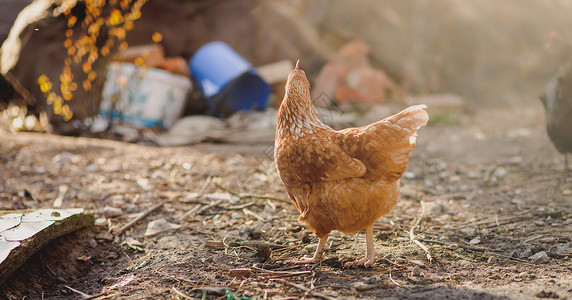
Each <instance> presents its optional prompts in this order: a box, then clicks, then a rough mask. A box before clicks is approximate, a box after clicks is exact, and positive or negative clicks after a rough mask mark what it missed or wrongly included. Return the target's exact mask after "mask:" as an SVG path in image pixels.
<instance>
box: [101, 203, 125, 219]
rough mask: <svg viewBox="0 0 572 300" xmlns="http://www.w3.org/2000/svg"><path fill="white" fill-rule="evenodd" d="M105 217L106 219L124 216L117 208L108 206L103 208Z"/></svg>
mask: <svg viewBox="0 0 572 300" xmlns="http://www.w3.org/2000/svg"><path fill="white" fill-rule="evenodd" d="M103 215H104V216H105V217H106V218H113V217H118V216H121V215H123V210H122V209H121V208H117V207H111V206H106V207H104V208H103Z"/></svg>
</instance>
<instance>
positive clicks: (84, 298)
mask: <svg viewBox="0 0 572 300" xmlns="http://www.w3.org/2000/svg"><path fill="white" fill-rule="evenodd" d="M64 286H65V287H66V288H67V289H69V290H70V291H72V292H74V293H78V294H80V295H81V299H82V300H91V299H96V298H99V297H102V296H105V295H107V293H99V294H97V295H90V294H86V293H84V292H82V291H79V290H76V289H74V288H72V287H71V286H67V285H64Z"/></svg>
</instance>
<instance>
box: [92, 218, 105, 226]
mask: <svg viewBox="0 0 572 300" xmlns="http://www.w3.org/2000/svg"><path fill="white" fill-rule="evenodd" d="M93 224H94V225H95V226H107V219H106V218H97V219H95V222H94V223H93Z"/></svg>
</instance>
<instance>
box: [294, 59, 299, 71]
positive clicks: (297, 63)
mask: <svg viewBox="0 0 572 300" xmlns="http://www.w3.org/2000/svg"><path fill="white" fill-rule="evenodd" d="M299 64H300V60H298V61H297V62H296V69H294V70H299V68H298V65H299Z"/></svg>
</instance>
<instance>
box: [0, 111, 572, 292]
mask: <svg viewBox="0 0 572 300" xmlns="http://www.w3.org/2000/svg"><path fill="white" fill-rule="evenodd" d="M0 130H3V132H0V166H1V168H0V172H1V173H2V174H1V176H0V207H1V208H3V209H23V208H39V207H51V206H52V205H53V202H54V200H55V199H56V198H57V197H58V195H60V196H63V197H64V198H63V207H84V208H87V209H88V210H90V211H91V212H93V213H94V214H95V215H96V217H98V218H99V219H98V221H96V226H94V228H91V229H88V230H83V231H81V232H77V233H74V234H71V235H69V236H65V237H63V238H60V239H58V240H57V241H55V242H54V243H52V244H50V245H49V246H48V247H46V249H44V250H43V251H41V252H40V253H38V254H36V255H35V256H33V257H32V258H31V259H30V261H29V262H28V263H27V264H26V265H25V266H24V267H22V268H21V269H20V270H18V271H17V272H16V274H14V276H13V277H12V278H10V279H9V280H8V281H7V282H6V283H5V284H4V285H3V286H0V291H2V292H1V293H0V296H1V297H3V298H6V299H23V298H24V297H25V298H26V299H80V298H82V294H81V293H84V295H83V296H86V297H89V296H92V298H91V299H95V298H97V299H106V298H114V299H115V298H117V299H173V298H178V299H185V298H189V299H200V298H203V299H250V298H256V299H267V298H271V299H298V298H310V299H311V298H321V299H339V298H350V299H351V298H364V299H374V298H387V299H535V298H554V299H557V298H559V299H572V275H571V274H572V261H571V257H572V171H569V172H568V174H567V175H564V173H563V170H562V157H561V155H559V154H558V153H557V152H556V150H555V149H554V147H553V146H552V144H551V143H550V141H549V139H548V137H547V135H546V133H545V130H544V114H543V111H542V107H541V105H540V103H539V102H535V101H529V102H527V103H526V104H522V105H520V106H516V107H510V108H508V107H507V108H487V109H478V110H474V111H473V112H472V113H470V114H467V115H464V116H462V117H461V118H460V121H459V122H458V123H457V124H455V125H448V126H446V125H432V126H429V127H426V128H423V129H422V130H421V131H420V134H419V139H418V144H417V148H416V149H415V151H414V152H413V153H412V156H411V158H410V162H409V166H408V172H407V173H406V174H405V176H404V178H403V179H402V180H401V184H402V194H401V198H400V202H399V204H398V205H397V206H396V207H395V208H394V209H393V211H392V212H391V213H390V214H389V215H387V216H386V217H384V218H382V219H381V220H380V221H378V223H376V225H375V231H374V234H375V243H376V249H377V250H378V251H379V252H380V253H382V254H384V255H385V258H384V259H380V260H378V262H377V263H376V264H375V265H374V266H373V267H372V268H369V269H365V268H346V267H344V266H343V264H344V263H345V262H347V261H351V260H353V259H356V258H359V257H361V256H362V255H363V254H364V251H365V250H364V247H365V237H364V235H363V233H361V234H357V235H343V234H339V233H333V234H332V235H331V237H330V240H329V242H328V250H327V251H326V252H325V255H326V257H327V258H328V259H327V260H325V261H323V262H322V263H320V264H316V265H308V266H298V265H291V264H289V263H288V262H287V260H289V259H295V258H300V257H302V256H303V255H311V253H312V249H311V246H312V245H314V246H315V244H316V242H317V238H316V236H315V235H314V234H312V233H310V232H308V231H307V230H306V229H305V228H304V226H303V224H301V223H300V222H299V221H298V220H297V217H298V213H297V211H296V209H295V208H294V206H293V205H291V204H290V203H289V202H288V201H287V196H286V194H285V191H284V188H283V186H282V184H281V182H280V180H279V179H278V177H277V174H276V171H275V167H274V165H273V162H272V161H271V159H270V156H269V154H270V153H271V148H269V146H270V147H271V145H272V143H271V141H261V142H260V143H258V144H248V145H246V144H232V145H229V144H200V145H195V146H188V147H173V148H158V147H154V146H146V145H136V144H126V143H121V142H116V141H110V140H98V139H87V138H71V137H61V136H53V135H50V134H37V133H18V134H13V133H9V132H8V131H7V130H6V129H5V126H4V127H3V129H0ZM269 149H270V150H269ZM66 188H67V191H66ZM158 203H164V205H163V206H162V207H160V208H159V209H158V210H157V211H155V212H153V213H151V214H150V215H148V216H147V217H145V218H144V219H143V220H142V221H140V222H138V223H136V224H135V225H133V226H132V227H130V228H128V229H127V230H126V231H125V233H123V234H119V235H114V234H112V233H110V231H111V230H112V229H115V230H117V228H118V227H121V226H123V225H125V224H127V223H128V222H129V221H130V220H132V219H133V218H135V217H137V216H138V215H139V214H140V213H141V212H144V211H145V210H147V209H149V208H151V207H153V206H155V205H156V204H158ZM422 203H423V206H422ZM106 215H107V216H108V217H107V218H106V217H105V216H106ZM421 217H422V218H421ZM420 218H421V219H420ZM161 219H163V221H166V223H163V224H166V225H168V226H171V229H170V230H168V231H164V232H161V233H158V234H154V235H150V236H146V231H147V229H148V225H149V224H150V222H152V221H155V220H161ZM411 234H412V235H413V237H414V239H415V240H416V241H418V242H419V243H420V244H421V245H424V246H426V247H427V249H428V251H429V253H430V256H431V258H432V259H431V261H429V260H428V258H427V255H426V252H425V251H424V250H423V249H422V248H421V247H420V246H419V245H418V244H416V243H414V242H413V241H412V240H411ZM530 257H532V259H531V258H530Z"/></svg>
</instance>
